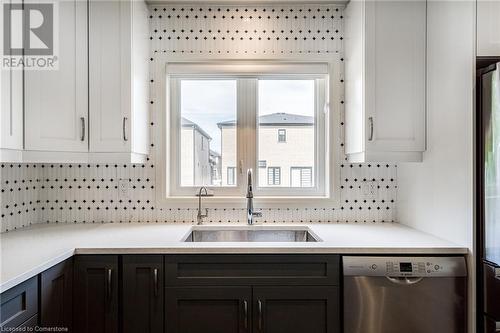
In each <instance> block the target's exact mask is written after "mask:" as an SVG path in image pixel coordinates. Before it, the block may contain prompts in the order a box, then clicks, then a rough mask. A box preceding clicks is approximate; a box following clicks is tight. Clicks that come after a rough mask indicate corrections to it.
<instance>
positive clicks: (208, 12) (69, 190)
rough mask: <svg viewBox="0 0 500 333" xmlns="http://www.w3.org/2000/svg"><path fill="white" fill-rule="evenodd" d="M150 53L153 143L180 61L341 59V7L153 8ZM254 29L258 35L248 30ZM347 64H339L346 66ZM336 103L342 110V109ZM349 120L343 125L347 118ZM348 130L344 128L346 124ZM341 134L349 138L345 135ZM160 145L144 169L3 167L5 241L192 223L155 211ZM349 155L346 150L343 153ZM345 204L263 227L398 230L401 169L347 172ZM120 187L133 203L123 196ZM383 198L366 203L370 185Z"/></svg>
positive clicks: (186, 213)
mask: <svg viewBox="0 0 500 333" xmlns="http://www.w3.org/2000/svg"><path fill="white" fill-rule="evenodd" d="M150 9H151V11H150V20H151V36H150V40H151V47H152V58H151V59H152V66H151V68H152V69H151V73H152V74H151V76H152V77H151V84H152V91H153V93H152V97H151V99H152V100H151V102H152V114H151V131H152V134H153V135H151V137H152V138H154V137H155V131H156V130H157V125H156V119H157V112H160V111H159V110H160V107H159V106H158V104H159V103H154V102H155V100H156V99H157V98H158V93H155V87H154V85H155V84H156V83H155V73H162V70H164V64H165V63H166V61H168V59H169V57H171V56H173V55H178V54H181V55H182V54H190V55H199V57H200V59H202V58H203V57H206V56H207V55H212V56H216V55H217V54H230V55H232V56H237V55H239V54H253V55H255V56H256V57H258V56H262V55H266V56H268V55H274V56H276V58H279V57H280V56H282V55H284V54H288V55H290V54H294V55H297V54H298V55H300V54H311V53H315V54H332V56H333V54H338V55H340V56H341V52H342V41H343V37H342V21H343V17H342V7H341V6H336V5H290V6H278V5H269V6H262V5H256V6H251V7H244V6H216V5H205V4H203V5H199V4H198V5H193V6H189V5H183V6H173V5H169V6H161V5H153V6H151V7H150ZM250 27H251V29H250ZM339 59H340V60H339V61H341V57H339ZM338 102H339V104H341V103H342V101H338ZM341 118H342V119H343V117H341ZM340 127H341V128H343V122H341V126H340ZM339 135H340V136H341V137H342V138H343V134H342V132H341V133H339ZM156 149H157V148H156V146H155V144H154V142H151V155H150V159H149V161H148V162H147V163H146V164H144V165H130V164H126V165H123V164H121V165H115V164H92V165H87V164H43V165H42V164H37V165H34V164H9V163H6V164H2V165H1V171H0V184H1V194H0V207H1V229H0V231H1V232H6V231H9V230H13V229H16V228H22V227H25V226H28V225H31V224H34V223H106V222H115V223H129V222H144V223H165V222H167V223H193V222H194V221H196V209H181V208H178V209H177V208H176V209H165V208H159V207H157V206H156V188H155V186H156V176H155V173H156V170H155V166H156V165H155V163H157V162H156V161H155V155H156ZM339 149H340V150H343V144H342V143H341V146H340V147H339ZM339 167H340V174H341V180H340V191H339V194H340V204H339V206H337V207H331V208H315V207H311V208H307V209H296V208H285V209H283V208H281V209H265V210H263V215H264V217H263V218H262V219H260V221H261V222H266V223H281V222H299V223H300V222H303V223H306V222H322V223H328V222H354V223H355V222H382V221H385V222H391V221H393V220H394V218H395V209H396V205H395V200H396V193H397V183H396V170H397V168H396V165H394V164H385V163H380V164H377V163H374V164H349V163H345V162H344V164H340V165H339ZM119 179H125V180H126V181H127V182H128V183H129V188H130V191H129V195H128V197H123V196H121V195H120V191H118V181H119ZM368 183H371V184H373V185H374V186H375V187H376V188H377V189H376V191H375V194H374V195H373V194H372V195H367V193H366V186H364V185H366V184H368ZM244 220H245V211H244V210H242V209H211V210H210V211H209V218H208V219H207V220H206V222H207V223H210V222H211V223H219V222H220V223H227V222H231V223H233V222H234V223H238V222H244Z"/></svg>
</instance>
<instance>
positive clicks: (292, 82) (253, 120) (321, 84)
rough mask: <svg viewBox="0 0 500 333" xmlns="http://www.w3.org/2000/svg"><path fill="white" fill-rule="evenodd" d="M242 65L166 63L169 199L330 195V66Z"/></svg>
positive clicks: (167, 184)
mask: <svg viewBox="0 0 500 333" xmlns="http://www.w3.org/2000/svg"><path fill="white" fill-rule="evenodd" d="M239 66H240V65H236V64H235V65H232V66H225V65H216V64H173V65H169V66H168V70H169V71H171V73H170V72H169V77H168V88H169V89H168V94H169V97H170V98H169V108H168V114H169V117H168V128H169V129H170V130H169V132H168V135H167V141H168V147H169V149H168V151H167V155H168V156H170V158H167V159H165V160H166V161H167V163H169V164H168V170H167V175H168V177H169V178H168V181H167V183H166V186H167V196H171V197H176V196H191V195H193V193H195V192H196V189H197V188H198V187H200V186H206V187H209V188H210V189H211V191H213V193H214V195H215V196H216V197H217V196H234V197H240V196H241V195H242V193H244V191H245V186H246V170H247V169H250V168H251V169H253V170H254V194H255V195H256V196H257V197H258V196H266V197H268V196H276V197H287V196H295V197H301V196H315V197H320V196H324V197H329V195H330V193H329V191H330V187H329V182H328V177H329V166H330V165H331V163H330V159H329V149H328V146H329V144H330V137H329V135H331V134H330V129H329V128H328V124H329V121H328V112H326V111H327V110H328V108H327V107H326V106H327V96H328V95H327V92H328V89H327V87H328V84H327V81H328V67H327V66H326V65H325V64H319V63H318V64H309V65H307V64H304V65H297V64H293V65H283V66H281V65H276V66H274V65H259V66H255V67H253V66H248V67H243V69H240V68H239ZM303 66H304V67H303ZM300 73H307V74H300ZM285 142H286V143H287V144H286V145H284V144H283V143H285ZM298 166H306V167H298ZM327 174H328V176H327Z"/></svg>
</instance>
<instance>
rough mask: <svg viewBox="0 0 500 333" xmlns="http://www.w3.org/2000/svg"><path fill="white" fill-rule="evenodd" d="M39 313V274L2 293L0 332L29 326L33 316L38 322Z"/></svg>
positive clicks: (0, 297) (0, 299)
mask: <svg viewBox="0 0 500 333" xmlns="http://www.w3.org/2000/svg"><path fill="white" fill-rule="evenodd" d="M37 313H38V276H34V277H32V278H31V279H29V280H27V281H24V282H23V283H20V284H18V285H17V286H15V287H12V288H10V289H9V290H7V291H5V292H3V293H2V294H1V295H0V332H10V331H12V330H13V329H15V328H16V327H28V326H27V325H26V323H27V322H28V324H29V323H32V322H33V318H34V320H35V324H36V321H37V319H36V318H37ZM23 325H24V326H23Z"/></svg>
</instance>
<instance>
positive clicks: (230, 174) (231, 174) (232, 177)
mask: <svg viewBox="0 0 500 333" xmlns="http://www.w3.org/2000/svg"><path fill="white" fill-rule="evenodd" d="M235 184H236V168H235V167H228V168H227V185H235Z"/></svg>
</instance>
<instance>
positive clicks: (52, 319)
mask: <svg viewBox="0 0 500 333" xmlns="http://www.w3.org/2000/svg"><path fill="white" fill-rule="evenodd" d="M72 304H73V259H72V258H71V259H68V260H66V261H63V262H61V263H59V264H57V265H55V266H54V267H51V268H49V269H48V270H46V271H44V272H43V273H41V274H40V326H41V327H44V328H62V329H67V330H68V331H69V332H71V331H72V316H73V305H72Z"/></svg>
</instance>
